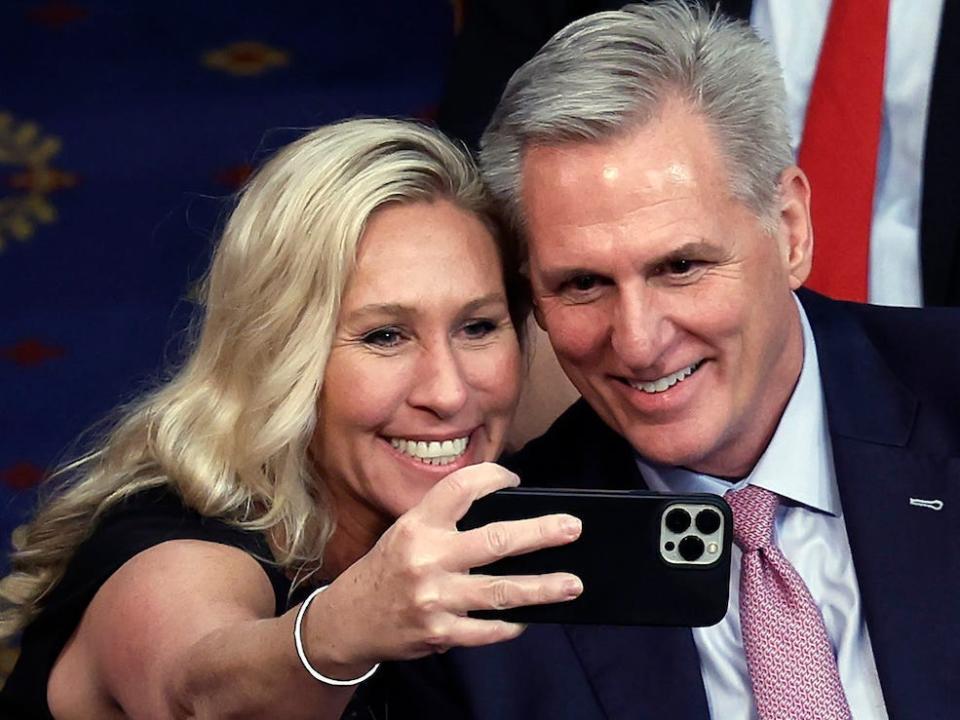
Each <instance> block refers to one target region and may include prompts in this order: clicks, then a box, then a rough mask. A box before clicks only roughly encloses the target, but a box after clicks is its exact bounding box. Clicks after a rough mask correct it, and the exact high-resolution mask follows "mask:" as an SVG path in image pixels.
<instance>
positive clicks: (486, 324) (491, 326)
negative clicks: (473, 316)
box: [463, 320, 497, 340]
mask: <svg viewBox="0 0 960 720" xmlns="http://www.w3.org/2000/svg"><path fill="white" fill-rule="evenodd" d="M496 329H497V324H496V323H495V322H493V321H492V320H474V321H472V322H469V323H467V324H466V325H464V327H463V331H464V333H465V334H466V336H467V337H468V338H471V339H473V340H476V339H478V338H484V337H486V336H487V335H489V334H490V333H492V332H493V331H494V330H496Z"/></svg>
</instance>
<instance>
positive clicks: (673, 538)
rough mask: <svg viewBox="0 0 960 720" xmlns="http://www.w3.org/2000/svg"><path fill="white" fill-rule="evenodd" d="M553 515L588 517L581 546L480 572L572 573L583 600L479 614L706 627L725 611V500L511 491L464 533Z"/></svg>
mask: <svg viewBox="0 0 960 720" xmlns="http://www.w3.org/2000/svg"><path fill="white" fill-rule="evenodd" d="M553 513H568V514H570V515H574V516H576V517H578V518H580V520H581V521H582V523H583V531H582V532H581V535H580V537H579V538H578V539H577V540H576V541H574V542H572V543H570V544H568V545H563V546H560V547H552V548H546V549H543V550H536V551H534V552H531V553H527V554H525V555H516V556H512V557H506V558H503V559H501V560H497V561H496V562H494V563H491V564H490V565H485V566H483V567H477V568H474V569H473V570H472V571H471V572H473V573H478V574H485V575H540V574H543V573H550V572H559V571H562V572H571V573H574V574H575V575H577V576H578V577H579V578H580V579H581V580H582V581H583V593H582V594H581V595H580V597H578V598H576V599H575V600H570V601H568V602H563V603H553V604H549V605H529V606H524V607H519V608H510V609H507V610H489V611H486V610H485V611H478V612H475V613H470V614H471V616H473V617H480V618H498V619H502V620H509V621H511V622H522V623H572V624H589V625H675V626H686V627H702V626H706V625H713V624H715V623H717V622H719V621H720V620H721V619H722V618H723V616H724V615H725V614H726V611H727V596H728V594H729V587H730V545H731V540H732V537H733V516H732V515H731V513H730V508H729V506H728V505H727V504H726V502H724V500H723V498H721V497H718V496H716V495H708V494H702V495H701V494H690V495H667V494H661V493H652V492H647V491H629V490H574V489H568V488H564V489H556V488H523V487H520V488H510V489H507V490H500V491H498V492H495V493H492V494H490V495H487V496H485V497H483V498H480V499H478V500H476V501H475V502H474V503H473V505H472V506H471V508H470V510H469V511H468V512H467V514H466V515H465V516H464V518H463V519H462V520H461V521H460V523H458V527H459V528H460V529H461V530H470V529H474V528H477V527H481V526H483V525H486V524H488V523H491V522H496V521H501V520H521V519H524V518H533V517H538V516H540V515H549V514H553Z"/></svg>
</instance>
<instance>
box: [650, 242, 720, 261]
mask: <svg viewBox="0 0 960 720" xmlns="http://www.w3.org/2000/svg"><path fill="white" fill-rule="evenodd" d="M723 255H724V249H723V248H722V247H720V246H719V245H717V244H716V243H712V242H710V241H709V240H692V241H690V242H687V243H684V244H683V245H681V246H680V247H678V248H673V249H672V250H668V251H667V252H666V253H664V254H663V255H662V256H661V257H660V258H659V259H658V260H656V261H654V262H655V263H661V262H670V261H671V260H682V259H687V258H690V257H693V256H695V257H697V258H698V259H704V260H718V259H720V258H721V257H723Z"/></svg>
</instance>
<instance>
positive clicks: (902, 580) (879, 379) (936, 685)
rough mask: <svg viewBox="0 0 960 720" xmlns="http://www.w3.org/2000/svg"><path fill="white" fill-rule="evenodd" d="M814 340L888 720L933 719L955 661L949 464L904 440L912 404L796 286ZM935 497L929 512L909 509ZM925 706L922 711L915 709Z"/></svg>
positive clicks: (865, 346)
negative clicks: (938, 503) (890, 719)
mask: <svg viewBox="0 0 960 720" xmlns="http://www.w3.org/2000/svg"><path fill="white" fill-rule="evenodd" d="M801 299H802V300H803V304H804V307H805V309H806V310H807V314H808V316H809V318H810V322H811V325H812V327H813V330H814V335H815V337H816V341H817V352H818V359H819V362H820V374H821V379H822V383H823V388H824V395H825V397H826V401H827V414H828V421H829V425H830V432H831V442H832V444H833V455H834V467H835V470H836V476H837V484H838V487H839V491H840V499H841V505H842V508H843V514H844V522H845V524H846V528H847V535H848V537H849V541H850V549H851V553H852V555H853V561H854V567H855V569H856V574H857V581H858V584H859V586H860V595H861V602H862V604H863V611H864V617H865V618H866V621H867V627H868V630H869V632H870V638H871V644H872V646H873V654H874V658H875V660H876V664H877V671H878V674H879V676H880V684H881V687H882V690H883V694H884V699H885V701H886V704H887V710H888V712H889V714H890V716H891V717H902V716H910V717H939V715H938V714H937V712H938V710H936V709H937V708H940V709H941V710H942V708H945V707H949V706H950V705H951V702H952V700H955V698H954V695H955V690H954V689H953V688H954V686H955V683H956V678H955V677H953V673H954V672H955V670H956V668H957V667H960V662H958V658H960V653H958V650H957V643H956V642H952V641H946V642H945V641H944V637H948V638H957V637H960V619H958V614H957V612H956V611H957V608H956V607H955V606H954V603H953V602H951V600H952V599H954V598H956V597H958V595H960V592H958V591H960V588H958V583H960V581H958V578H960V568H958V567H957V552H956V548H955V545H956V542H957V537H958V536H960V512H958V508H960V490H958V488H960V462H958V461H957V459H955V458H950V457H944V456H941V457H934V456H928V455H924V454H918V453H915V452H913V451H911V450H910V449H909V448H908V447H907V443H908V441H909V439H910V435H911V432H912V431H913V429H914V421H915V418H916V415H917V412H918V402H917V400H916V398H915V397H914V396H913V394H912V393H911V392H909V391H908V390H907V389H906V388H904V387H903V386H902V385H901V384H900V383H899V381H898V380H897V379H896V378H895V377H894V376H893V375H892V373H891V372H890V370H889V368H888V367H887V366H886V364H885V363H884V361H883V360H882V359H881V357H880V356H879V354H878V353H877V351H876V349H875V348H874V347H873V345H872V344H871V343H870V341H869V340H868V338H867V337H866V335H865V334H864V332H863V330H862V328H861V327H860V325H859V324H858V323H856V322H855V320H854V319H853V318H852V317H851V316H850V315H849V314H848V313H847V311H845V310H843V309H842V308H843V306H841V305H840V304H838V303H833V302H830V301H828V300H825V299H823V298H820V297H819V296H815V295H813V294H812V293H801ZM911 498H914V499H920V500H939V501H941V502H942V503H943V505H942V509H941V510H939V511H938V510H932V509H928V508H925V507H917V506H916V505H911V503H910V499H911ZM924 708H929V711H924Z"/></svg>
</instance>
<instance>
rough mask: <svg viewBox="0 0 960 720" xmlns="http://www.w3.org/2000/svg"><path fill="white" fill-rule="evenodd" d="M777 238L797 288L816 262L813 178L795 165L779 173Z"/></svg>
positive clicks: (791, 286) (794, 287) (793, 284)
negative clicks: (814, 256) (812, 213)
mask: <svg viewBox="0 0 960 720" xmlns="http://www.w3.org/2000/svg"><path fill="white" fill-rule="evenodd" d="M777 242H778V245H779V247H780V253H781V259H782V260H783V263H784V267H785V268H786V269H787V271H788V272H789V273H790V288H791V289H792V290H796V289H797V288H799V287H800V286H801V285H803V283H804V282H805V281H806V279H807V277H809V275H810V268H811V267H812V265H813V224H812V223H811V221H810V182H809V181H808V180H807V176H806V175H804V174H803V170H801V169H800V168H798V167H797V166H796V165H791V166H790V167H788V168H787V169H786V170H784V171H783V172H782V173H781V174H780V216H779V223H778V226H777Z"/></svg>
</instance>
